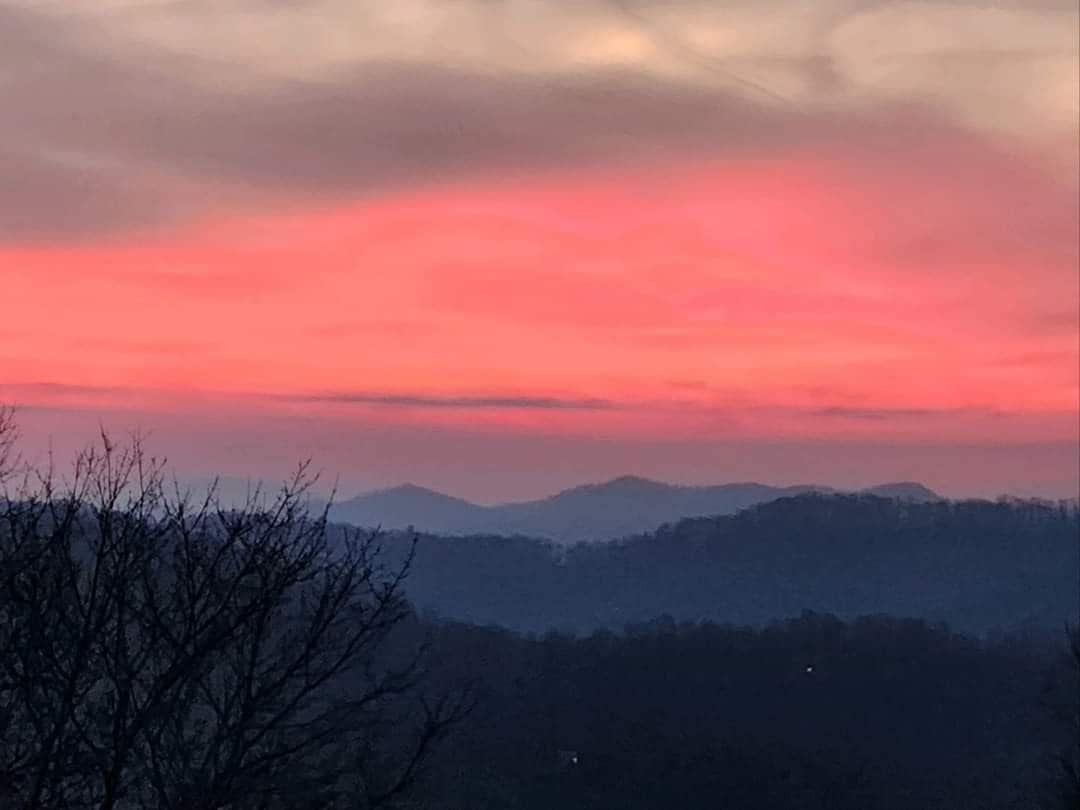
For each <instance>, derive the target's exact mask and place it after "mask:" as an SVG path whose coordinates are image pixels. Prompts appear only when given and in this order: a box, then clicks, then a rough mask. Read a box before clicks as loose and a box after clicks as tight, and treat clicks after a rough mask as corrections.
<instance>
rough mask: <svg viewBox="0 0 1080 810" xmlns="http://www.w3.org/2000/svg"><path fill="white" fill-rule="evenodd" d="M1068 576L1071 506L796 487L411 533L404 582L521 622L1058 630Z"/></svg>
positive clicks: (1066, 603)
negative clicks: (597, 532) (654, 515)
mask: <svg viewBox="0 0 1080 810" xmlns="http://www.w3.org/2000/svg"><path fill="white" fill-rule="evenodd" d="M404 542H405V541H404V538H403V537H402V536H392V537H391V539H390V541H389V544H388V546H389V548H390V549H391V551H394V552H395V553H396V550H398V549H400V548H401V546H402V545H404ZM1078 584H1080V524H1078V517H1077V511H1076V509H1075V508H1067V507H1063V506H1056V505H1050V504H1042V503H1036V502H988V501H964V502H948V501H927V502H912V501H897V500H893V499H886V498H879V497H873V496H865V495H861V496H855V495H827V496H824V495H805V496H799V497H795V498H785V499H781V500H777V501H773V502H770V503H766V504H762V505H759V506H757V507H754V508H751V509H747V510H745V511H743V512H740V513H738V514H736V515H730V516H720V517H712V518H698V519H690V520H683V521H680V522H678V523H676V524H673V525H665V526H663V527H661V528H660V529H659V530H658V531H656V532H654V533H652V534H646V535H641V536H638V537H633V538H628V539H626V540H622V541H618V542H613V543H604V544H580V545H577V546H573V547H570V548H562V547H559V546H557V545H555V544H552V543H548V542H544V541H538V540H534V539H529V538H523V537H509V538H508V537H496V536H470V537H457V538H445V537H438V536H422V537H421V538H420V542H419V548H418V551H417V557H416V560H415V563H414V566H413V570H412V573H411V575H410V577H409V580H408V582H407V589H408V592H409V596H410V598H411V599H412V600H413V602H414V603H415V604H416V605H417V607H418V609H420V610H421V611H431V612H434V613H436V614H438V615H440V616H444V617H448V618H453V619H458V620H462V621H469V622H474V623H478V624H498V625H503V626H506V627H510V628H514V629H517V630H522V631H540V632H542V631H545V630H549V629H552V628H562V629H567V630H574V631H590V630H592V629H595V628H603V627H607V628H614V629H620V628H622V627H623V626H624V625H626V624H627V623H632V622H638V621H646V620H649V619H652V618H654V617H656V616H658V615H661V614H668V615H671V616H672V617H674V618H675V619H676V620H680V621H681V620H691V621H697V620H711V621H720V622H735V623H740V624H751V625H761V624H763V623H765V622H768V621H770V620H772V619H774V618H775V617H778V616H790V615H796V614H798V613H799V612H800V611H802V610H804V609H810V610H816V611H823V612H830V613H834V614H836V615H838V616H840V617H844V618H851V617H855V616H859V615H869V614H889V615H895V616H913V617H921V618H925V619H927V620H929V621H934V622H938V621H940V622H945V623H947V624H948V625H949V626H950V627H953V628H956V629H958V630H961V631H963V632H968V633H986V632H989V631H992V630H994V629H997V628H1000V629H1008V630H1016V629H1022V628H1028V629H1037V630H1039V631H1040V632H1041V631H1043V630H1048V631H1049V632H1052V633H1056V632H1058V631H1059V630H1060V628H1061V627H1062V626H1063V623H1064V622H1066V621H1072V622H1075V621H1076V620H1077V617H1078V613H1080V604H1078V600H1080V594H1078V590H1080V588H1078Z"/></svg>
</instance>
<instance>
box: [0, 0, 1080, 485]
mask: <svg viewBox="0 0 1080 810" xmlns="http://www.w3.org/2000/svg"><path fill="white" fill-rule="evenodd" d="M1078 25H1080V19H1078V10H1077V6H1076V4H1075V2H1074V0H1068V2H1059V0H999V1H998V2H988V1H987V2H984V1H982V0H955V2H946V0H925V2H887V1H886V0H812V2H811V1H810V0H806V2H799V1H798V0H752V1H751V0H730V1H729V2H719V1H718V0H711V1H707V0H573V2H571V1H570V0H394V2H392V3H388V2H385V1H384V0H380V2H370V1H369V0H0V110H2V113H0V116H2V118H0V302H2V304H3V305H4V306H3V317H2V318H0V402H7V403H13V404H15V405H16V406H17V407H18V409H19V422H20V425H21V429H22V435H23V442H24V447H25V449H26V450H27V452H28V454H29V455H30V456H31V457H33V458H41V457H43V454H44V453H45V452H46V450H47V448H51V449H52V451H53V452H54V453H58V454H60V455H63V454H65V453H70V452H72V451H73V450H74V449H75V448H77V447H78V446H80V445H81V444H82V443H84V442H86V441H88V440H90V439H92V438H93V436H94V434H95V432H96V431H97V430H98V428H99V427H100V426H104V427H106V428H107V429H109V430H111V431H114V432H119V433H123V432H126V431H132V430H137V431H141V432H143V433H144V434H146V437H147V443H148V445H149V447H150V448H151V449H152V450H153V451H154V452H156V453H158V454H160V455H163V456H166V457H167V458H168V459H169V460H170V461H171V462H172V464H173V465H174V467H175V468H176V469H177V470H178V471H180V472H181V473H182V474H183V475H185V476H191V477H193V478H194V477H199V476H210V475H214V474H221V475H224V476H227V477H231V478H237V479H242V478H244V477H247V476H257V477H268V478H274V477H278V476H282V475H284V474H286V473H287V471H288V470H289V468H290V467H291V466H292V465H293V464H294V463H295V462H296V461H298V460H300V459H305V458H311V459H312V460H313V463H314V465H315V466H316V467H317V468H318V469H320V470H323V471H324V475H325V477H326V480H328V481H329V480H337V481H339V486H340V488H341V491H342V492H343V494H345V495H351V494H353V491H354V490H361V489H368V488H372V487H379V486H388V485H392V484H395V483H399V482H402V481H411V482H415V483H418V484H423V485H427V486H432V487H435V488H438V489H441V490H443V491H446V492H450V493H452V494H456V495H461V496H465V497H470V498H473V499H475V500H478V501H481V502H493V501H498V500H505V499H513V498H523V497H531V496H537V495H542V494H547V493H549V492H551V491H554V490H557V489H559V488H562V487H565V486H570V485H573V484H577V483H581V482H584V481H589V480H599V479H603V478H607V477H613V476H615V475H621V474H639V475H647V476H651V477H657V478H663V479H665V480H670V481H677V482H683V483H695V482H701V483H705V482H707V483H720V482H727V481H744V480H758V481H763V482H768V483H782V484H790V483H806V482H811V481H812V482H817V483H822V484H831V485H835V486H859V485H867V484H874V483H879V482H882V481H889V480H910V479H916V480H919V481H922V482H924V483H926V484H927V485H930V486H932V487H934V488H936V489H938V490H939V491H941V492H943V493H946V494H950V495H996V494H999V493H1003V492H1011V493H1015V494H1020V495H1042V496H1047V497H1075V496H1076V495H1077V490H1078V487H1080V271H1078V262H1080V232H1078V220H1080V203H1078V200H1080V197H1078V160H1080V158H1078V154H1080V151H1078V150H1080V102H1078V99H1080V45H1078V36H1077V30H1078Z"/></svg>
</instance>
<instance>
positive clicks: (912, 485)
mask: <svg viewBox="0 0 1080 810" xmlns="http://www.w3.org/2000/svg"><path fill="white" fill-rule="evenodd" d="M862 492H863V493H865V494H867V495H877V496H879V497H881V498H898V499H900V500H905V501H943V500H945V499H944V498H942V497H941V496H940V495H938V494H937V493H936V492H934V490H932V489H930V488H929V487H927V486H924V485H923V484H920V483H919V482H918V481H895V482H892V483H889V484H879V485H878V486H876V487H867V488H866V489H864V490H862Z"/></svg>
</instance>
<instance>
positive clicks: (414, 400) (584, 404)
mask: <svg viewBox="0 0 1080 810" xmlns="http://www.w3.org/2000/svg"><path fill="white" fill-rule="evenodd" d="M288 398H289V399H297V400H300V401H303V402H328V403H338V404H346V405H391V406H398V407H407V408H465V409H470V408H477V409H486V408H521V409H526V410H545V411H552V410H555V411H570V410H573V411H581V410H588V411H599V410H613V409H615V408H617V407H618V405H617V404H616V403H614V402H611V401H610V400H606V399H593V398H562V397H535V396H513V397H508V396H464V397H444V396H434V395H425V394H384V393H378V392H355V393H354V392H336V393H325V394H306V395H302V396H298V397H288Z"/></svg>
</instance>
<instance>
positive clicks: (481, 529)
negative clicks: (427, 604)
mask: <svg viewBox="0 0 1080 810" xmlns="http://www.w3.org/2000/svg"><path fill="white" fill-rule="evenodd" d="M837 492H842V490H838V489H836V488H833V487H828V486H822V485H818V484H802V485H794V486H772V485H769V484H761V483H758V482H753V481H744V482H734V483H726V484H713V485H693V484H670V483H667V482H663V481H656V480H653V479H650V478H644V477H641V476H634V475H623V476H618V477H616V478H612V479H610V480H608V481H602V482H598V483H587V484H582V485H579V486H574V487H569V488H567V489H564V490H561V491H559V492H556V493H554V494H552V495H549V496H547V497H544V498H537V499H534V500H527V501H511V502H506V503H499V504H494V505H491V506H485V505H481V504H477V503H473V502H472V501H468V500H466V499H464V498H457V497H454V496H452V495H447V494H445V493H442V492H439V491H437V490H434V489H429V488H427V487H422V486H418V485H416V484H411V483H406V484H401V485H399V486H395V487H388V488H383V489H378V490H373V491H371V492H366V493H362V494H360V495H357V496H356V497H354V498H350V499H348V500H345V501H341V502H339V503H336V504H333V505H332V506H331V507H330V517H331V519H333V520H335V521H339V522H343V523H351V524H353V525H356V526H362V527H374V526H379V527H382V528H384V529H405V528H410V527H411V528H413V529H415V530H417V531H423V532H430V533H435V534H448V535H461V534H501V535H525V536H531V537H539V538H546V539H549V540H552V541H555V542H558V543H576V542H587V541H600V540H613V539H617V538H620V537H625V536H628V535H632V534H639V533H641V532H646V531H651V530H653V529H655V528H657V527H658V526H661V525H663V524H665V523H670V522H672V521H675V520H680V519H682V518H688V517H702V516H708V515H726V514H733V513H735V512H738V511H740V510H741V509H746V508H749V507H751V506H756V505H758V504H761V503H765V502H767V501H771V500H776V499H778V498H783V497H790V496H792V495H801V494H807V493H821V494H830V493H837ZM856 492H860V493H865V494H872V495H878V496H881V497H889V498H897V499H901V500H918V501H927V500H944V499H943V498H942V497H941V496H940V495H938V494H937V493H935V492H934V491H933V490H931V489H929V488H928V487H926V486H924V485H922V484H919V483H917V482H913V481H900V482H891V483H885V484H879V485H877V486H873V487H868V488H865V489H861V490H856Z"/></svg>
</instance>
